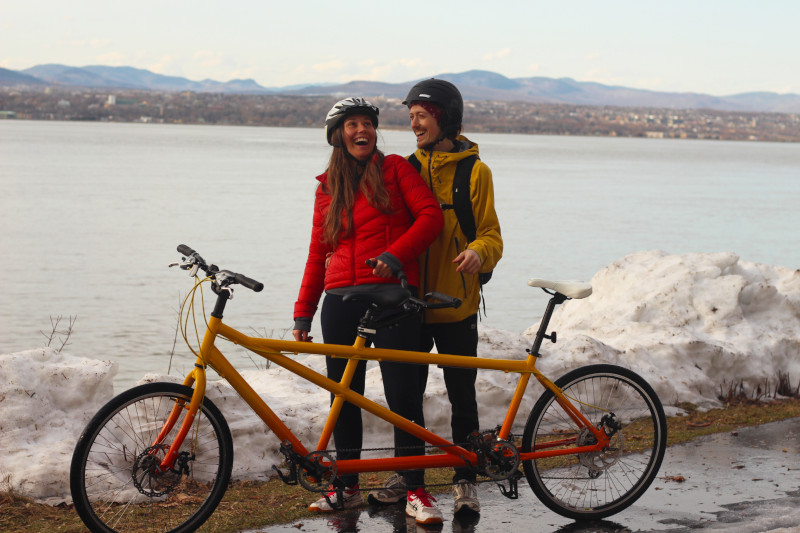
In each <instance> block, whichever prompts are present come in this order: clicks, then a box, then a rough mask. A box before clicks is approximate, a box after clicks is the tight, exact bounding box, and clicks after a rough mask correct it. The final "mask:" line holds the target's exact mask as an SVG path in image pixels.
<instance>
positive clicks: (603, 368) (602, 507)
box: [522, 365, 667, 520]
mask: <svg viewBox="0 0 800 533" xmlns="http://www.w3.org/2000/svg"><path fill="white" fill-rule="evenodd" d="M555 383H556V385H557V386H558V387H559V388H561V390H562V391H563V392H564V395H565V396H566V397H567V398H568V399H569V400H570V402H571V403H572V404H573V405H574V406H575V407H577V408H578V409H579V410H580V411H581V413H583V415H584V416H585V417H586V418H587V419H588V420H589V421H590V422H591V423H592V424H593V425H594V426H595V427H602V428H603V429H604V431H606V433H607V434H609V435H611V442H610V445H609V446H608V447H607V448H606V449H604V450H602V451H600V452H596V453H584V454H577V455H563V456H556V457H550V458H542V459H534V460H529V461H524V462H523V469H524V471H525V477H526V478H527V480H528V483H529V484H530V486H531V489H532V490H533V492H534V493H535V494H536V496H537V497H538V498H539V500H541V501H542V503H544V504H545V505H546V506H547V507H549V508H550V509H551V510H552V511H554V512H556V513H558V514H560V515H562V516H565V517H567V518H571V519H573V520H596V519H600V518H604V517H607V516H610V515H613V514H615V513H618V512H620V511H622V510H623V509H625V508H627V507H628V506H629V505H631V504H632V503H633V502H635V501H636V500H637V499H638V498H639V497H640V496H641V495H642V494H644V492H645V491H646V490H647V487H649V486H650V483H652V482H653V479H655V477H656V475H657V474H658V469H659V467H660V466H661V461H662V460H663V458H664V451H665V448H666V443H667V422H666V418H665V416H664V408H663V407H662V406H661V401H660V400H659V399H658V396H656V393H655V391H653V389H652V387H650V385H649V384H648V383H647V382H646V381H645V380H644V379H642V378H641V377H640V376H639V375H638V374H636V373H634V372H632V371H630V370H628V369H626V368H622V367H618V366H614V365H590V366H586V367H582V368H578V369H576V370H573V371H572V372H569V373H568V374H566V375H565V376H563V377H561V378H560V379H558V380H557V381H556V382H555ZM565 440H569V441H571V442H573V443H572V444H568V445H567V444H564V445H560V446H555V447H553V446H552V445H550V446H549V447H548V446H547V445H545V443H547V442H550V443H552V442H554V441H561V442H563V441H565ZM594 442H596V441H595V437H594V435H593V434H592V433H591V432H589V431H588V430H583V431H578V429H577V426H576V425H575V423H574V422H573V421H572V419H571V418H570V417H569V416H568V415H567V413H566V412H565V411H564V409H563V408H562V407H561V406H560V405H559V403H558V402H557V401H556V397H555V395H554V394H553V393H552V392H551V391H550V390H549V389H548V390H546V391H545V393H544V394H543V395H542V397H541V398H539V400H538V401H537V402H536V405H535V406H534V408H533V410H532V411H531V414H530V416H529V417H528V422H527V424H526V425H525V431H524V433H523V438H522V451H523V452H530V451H541V450H544V449H563V448H568V447H575V446H586V445H591V444H593V443H594Z"/></svg>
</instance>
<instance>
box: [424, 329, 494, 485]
mask: <svg viewBox="0 0 800 533" xmlns="http://www.w3.org/2000/svg"><path fill="white" fill-rule="evenodd" d="M420 339H421V341H420V351H423V352H429V351H431V349H432V348H433V345H434V343H435V344H436V351H437V352H439V353H443V354H452V355H465V356H469V357H477V355H478V315H477V314H475V315H472V316H471V317H468V318H466V319H464V320H462V321H461V322H448V323H443V324H423V325H422V335H421V337H420ZM442 371H443V373H444V384H445V386H446V387H447V396H448V398H449V399H450V406H451V417H450V429H451V431H452V436H453V443H455V444H458V445H461V446H465V445H466V444H467V437H468V436H469V434H470V433H472V432H473V431H479V427H480V426H479V423H478V402H477V400H476V398H475V380H476V378H477V376H478V370H477V369H475V368H456V367H442ZM426 376H427V373H426ZM423 392H424V387H423ZM475 477H476V476H475V472H474V471H472V470H471V469H470V468H468V467H456V468H455V475H454V476H453V481H454V482H455V481H459V480H461V479H464V480H467V481H471V482H473V483H474V482H475Z"/></svg>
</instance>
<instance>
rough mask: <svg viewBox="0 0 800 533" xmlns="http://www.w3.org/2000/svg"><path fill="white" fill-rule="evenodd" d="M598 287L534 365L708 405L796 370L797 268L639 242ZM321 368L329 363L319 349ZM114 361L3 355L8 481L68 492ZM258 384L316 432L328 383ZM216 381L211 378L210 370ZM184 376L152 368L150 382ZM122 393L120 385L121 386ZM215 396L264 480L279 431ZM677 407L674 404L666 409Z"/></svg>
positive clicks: (263, 380) (506, 343)
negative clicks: (620, 380) (606, 367)
mask: <svg viewBox="0 0 800 533" xmlns="http://www.w3.org/2000/svg"><path fill="white" fill-rule="evenodd" d="M592 286H593V288H594V293H593V294H592V296H590V297H589V298H586V299H583V300H572V301H568V302H566V303H565V304H564V305H562V306H561V307H560V308H559V309H558V310H557V311H556V313H555V315H554V317H553V320H552V322H551V325H550V326H551V327H550V328H549V329H551V330H556V331H558V338H559V341H558V343H557V344H550V343H546V345H545V346H543V349H542V352H543V357H542V358H541V360H540V361H539V363H538V367H539V368H540V369H541V370H542V371H543V372H544V373H545V374H546V375H548V376H549V377H551V378H553V379H555V378H557V377H559V376H561V375H562V374H564V373H565V372H566V371H568V370H570V369H572V368H575V367H578V366H583V365H586V364H592V363H600V362H604V363H614V364H618V365H621V366H625V367H628V368H631V369H633V370H634V371H636V372H638V373H640V374H641V375H642V376H643V377H644V378H645V379H647V380H648V381H649V382H650V383H651V384H652V385H653V387H654V388H655V390H656V392H657V393H658V395H659V396H660V398H661V400H662V402H663V403H664V404H665V405H671V406H674V405H675V404H677V403H678V402H692V403H695V404H699V405H701V406H705V407H710V406H713V405H715V404H716V403H717V399H716V397H717V395H718V394H719V392H720V388H721V387H722V389H723V390H726V389H727V387H728V386H729V385H730V384H731V383H739V382H740V381H741V382H742V383H743V384H744V386H745V387H746V388H748V389H753V388H755V387H758V386H759V385H762V388H763V383H764V382H765V380H769V381H770V382H771V383H772V384H773V385H772V386H773V387H774V382H775V379H776V377H777V375H778V372H783V373H788V374H789V375H790V376H791V379H792V380H794V381H797V380H798V379H800V358H799V357H798V353H799V352H800V272H798V271H797V270H789V269H787V268H782V267H774V266H768V265H761V264H755V263H748V262H744V261H739V258H738V256H736V255H735V254H732V253H718V254H700V253H698V254H686V255H668V254H665V253H662V252H641V253H636V254H632V255H629V256H627V257H625V258H623V259H622V260H620V261H618V262H615V263H613V264H611V265H609V266H608V267H606V268H605V269H603V270H602V271H600V272H599V273H597V275H596V276H595V277H594V278H593V279H592ZM537 327H538V326H533V327H531V328H530V329H529V330H528V331H526V332H525V334H523V335H517V334H512V333H509V332H506V331H500V330H493V329H488V328H483V329H481V331H480V347H479V352H480V354H481V356H484V357H496V358H507V359H515V358H523V357H525V356H526V353H525V350H526V349H527V348H529V347H530V342H531V338H532V336H533V333H534V332H535V331H536V329H537ZM308 363H309V364H310V366H311V367H312V368H315V369H316V370H317V371H319V372H321V373H324V371H325V370H324V368H325V363H324V359H323V358H321V357H310V358H309V359H308ZM115 374H116V364H115V363H112V362H108V361H96V360H90V359H82V358H77V357H73V356H70V355H67V354H64V353H57V352H55V351H54V350H51V349H38V350H31V351H27V352H20V353H16V354H8V355H0V450H2V453H0V489H4V488H7V487H10V488H13V489H14V490H16V491H18V492H20V493H23V494H26V495H29V496H31V497H34V498H37V499H39V500H42V501H48V502H50V503H57V502H59V501H64V500H65V499H66V500H69V464H70V459H71V456H72V450H73V448H74V445H75V442H76V440H77V438H78V436H79V435H80V432H81V431H82V429H83V427H84V426H85V424H86V423H87V422H88V421H89V419H90V418H91V417H92V415H93V414H94V413H95V412H96V411H97V410H98V409H99V408H100V406H101V405H103V404H104V403H105V402H106V401H108V400H109V399H110V398H111V397H112V395H113V392H112V390H113V377H114V375H115ZM243 375H244V376H245V377H246V378H247V379H248V381H250V383H251V384H252V386H253V388H254V389H255V390H256V392H258V393H259V394H261V395H262V396H264V397H265V398H268V401H269V404H270V406H271V407H272V408H273V410H275V411H276V412H277V413H278V414H279V415H280V416H281V417H283V418H284V420H286V421H287V424H288V425H289V427H290V428H291V429H292V431H294V432H295V433H296V434H297V435H298V436H299V437H300V438H301V440H303V441H304V442H306V443H307V445H311V446H313V443H315V442H316V439H317V437H318V436H319V434H320V432H321V430H322V427H323V424H324V420H325V415H326V408H327V406H328V402H329V395H328V393H327V392H324V391H320V390H318V389H317V388H316V387H314V386H311V385H309V384H308V383H305V382H303V381H302V380H300V379H299V378H296V377H295V376H294V375H292V374H291V373H289V372H287V371H285V370H283V369H280V368H270V369H267V370H260V371H246V372H243ZM210 377H212V378H213V376H210ZM150 381H172V382H179V381H181V380H180V379H178V378H176V377H174V376H163V375H147V376H145V377H144V378H143V380H142V382H150ZM515 383H516V380H515V376H514V375H507V374H504V373H502V372H496V371H481V372H479V373H478V383H477V387H478V397H479V405H480V417H481V426H482V427H483V428H491V427H494V426H495V425H497V424H499V423H501V422H502V420H503V414H504V412H505V408H506V404H507V402H508V399H509V397H510V395H511V393H512V392H513V387H514V384H515ZM530 389H531V390H530V392H529V394H528V395H527V396H526V399H525V401H524V402H523V404H522V406H521V407H520V413H519V415H518V417H517V424H518V425H519V426H522V425H524V423H525V420H526V418H527V414H528V412H529V411H530V409H531V408H532V407H533V403H534V402H535V400H536V397H537V396H538V394H539V392H540V390H539V386H538V385H537V384H532V385H531V387H530ZM116 392H120V391H116ZM367 396H368V397H370V398H372V399H374V400H376V401H378V402H379V403H382V404H384V405H385V402H384V401H383V388H382V385H381V381H380V370H379V369H378V368H377V366H376V365H374V364H371V366H370V369H369V370H368V372H367ZM209 397H210V398H211V399H212V400H213V401H214V403H216V404H217V406H218V407H219V408H220V409H221V410H222V412H223V413H224V415H225V417H226V419H227V421H228V424H229V425H230V428H231V431H232V432H233V437H234V447H235V461H234V472H233V475H234V477H235V478H239V479H266V478H267V477H268V476H269V475H270V470H271V467H272V465H273V464H277V463H279V462H280V461H281V457H280V455H279V453H278V451H277V441H276V439H275V438H274V437H273V436H272V435H271V434H269V433H267V432H265V430H264V429H265V428H264V425H263V424H262V423H261V422H260V421H259V420H258V419H257V418H256V416H255V415H254V414H253V413H252V411H251V410H250V408H249V407H247V406H246V405H245V404H244V403H243V402H242V400H241V399H240V398H239V397H238V395H237V394H236V393H235V392H233V391H232V389H231V388H230V387H229V386H228V384H227V383H226V382H224V381H211V382H210V383H209ZM676 411H678V409H677V408H674V407H673V408H668V413H669V412H671V413H674V412H676ZM425 416H426V423H427V425H428V427H430V428H431V429H433V430H434V431H436V432H441V433H442V434H444V435H449V432H450V431H449V419H450V415H449V403H448V400H447V393H446V390H445V387H444V383H443V380H442V374H441V369H439V368H435V367H433V368H431V369H430V378H429V382H428V388H427V391H426V396H425ZM364 423H365V442H364V447H365V448H371V447H378V446H389V445H391V431H390V427H389V426H388V424H386V423H385V422H382V421H380V420H375V419H374V417H371V416H365V417H364Z"/></svg>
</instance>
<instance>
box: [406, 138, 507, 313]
mask: <svg viewBox="0 0 800 533" xmlns="http://www.w3.org/2000/svg"><path fill="white" fill-rule="evenodd" d="M456 147H457V149H458V150H459V151H456V152H429V151H426V150H421V149H420V150H417V151H416V152H415V153H414V155H415V156H416V157H417V159H419V161H420V164H421V167H422V168H421V169H420V174H421V175H422V179H423V180H424V181H425V183H427V184H428V186H429V187H430V188H431V190H432V191H433V194H434V196H436V200H437V201H438V202H439V204H440V205H441V204H451V205H452V203H453V178H454V177H455V172H456V166H457V164H458V162H459V161H460V160H461V159H464V158H465V157H469V156H471V155H478V145H477V144H475V143H473V142H472V141H470V140H469V139H467V138H466V137H464V136H461V135H459V136H458V137H457V138H456ZM470 199H471V201H472V213H473V215H474V216H475V226H476V228H477V232H476V237H475V240H474V241H472V242H471V243H469V245H468V244H467V237H466V236H465V235H464V233H463V232H462V231H461V227H460V226H459V225H458V219H457V218H456V214H455V211H454V210H453V209H445V210H444V228H442V232H441V233H440V234H439V236H438V237H437V238H436V240H435V241H433V244H431V246H430V248H428V250H427V251H426V252H425V253H424V254H422V256H420V258H419V263H420V293H421V294H423V295H424V294H426V293H428V292H431V291H437V292H441V293H444V294H448V295H450V296H455V297H456V298H461V299H462V300H463V303H462V304H461V307H459V308H458V309H434V310H429V311H425V317H424V320H425V322H426V323H447V322H459V321H461V320H464V319H466V318H467V317H469V316H472V315H474V314H475V313H477V312H478V310H479V307H480V303H481V291H480V289H481V286H480V281H479V280H478V275H477V274H464V273H462V272H456V267H458V264H457V263H453V259H455V258H456V256H457V255H458V254H459V253H461V252H462V251H464V250H465V249H466V248H469V249H471V250H474V251H476V252H477V253H478V255H479V256H480V258H481V268H480V272H490V271H492V270H493V269H494V268H495V266H496V265H497V262H498V261H500V258H501V257H502V255H503V239H502V237H501V236H500V222H499V221H498V219H497V213H496V212H495V209H494V185H493V183H492V171H491V170H489V167H488V166H487V165H486V164H485V163H483V162H482V161H481V160H480V159H478V160H477V161H476V162H475V166H474V167H473V168H472V175H471V176H470Z"/></svg>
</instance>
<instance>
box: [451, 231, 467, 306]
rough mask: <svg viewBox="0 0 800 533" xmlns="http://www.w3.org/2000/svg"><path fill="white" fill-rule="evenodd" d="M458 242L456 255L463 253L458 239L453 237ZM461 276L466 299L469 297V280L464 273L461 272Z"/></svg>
mask: <svg viewBox="0 0 800 533" xmlns="http://www.w3.org/2000/svg"><path fill="white" fill-rule="evenodd" d="M453 238H454V239H455V241H456V255H458V254H460V253H461V246H460V245H459V244H458V237H453ZM459 274H460V275H461V286H462V287H463V288H464V298H466V297H467V280H466V279H465V278H464V273H463V272H459Z"/></svg>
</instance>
